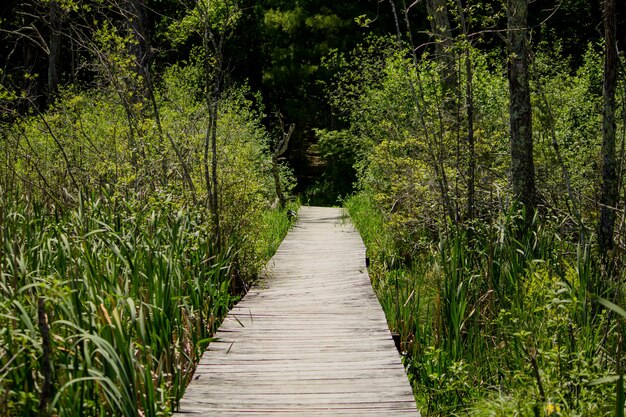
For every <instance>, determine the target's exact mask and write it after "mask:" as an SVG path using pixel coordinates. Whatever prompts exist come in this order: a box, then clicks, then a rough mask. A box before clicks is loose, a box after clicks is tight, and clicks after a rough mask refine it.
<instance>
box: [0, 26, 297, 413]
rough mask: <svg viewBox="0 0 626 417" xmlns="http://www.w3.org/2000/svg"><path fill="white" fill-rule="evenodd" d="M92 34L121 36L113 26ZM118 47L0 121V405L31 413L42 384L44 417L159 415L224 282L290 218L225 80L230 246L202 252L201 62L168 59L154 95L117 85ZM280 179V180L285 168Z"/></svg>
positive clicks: (262, 141)
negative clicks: (80, 83) (85, 72)
mask: <svg viewBox="0 0 626 417" xmlns="http://www.w3.org/2000/svg"><path fill="white" fill-rule="evenodd" d="M102 37H103V42H104V41H106V39H109V40H111V44H112V45H114V46H115V45H118V46H119V43H118V40H120V39H118V38H117V37H116V35H115V33H114V32H107V33H104V32H102ZM105 38H106V39H105ZM107 42H108V41H107ZM122 43H123V42H122ZM118 52H119V51H118ZM121 55H122V54H117V53H115V54H112V55H111V56H110V57H109V58H107V60H108V61H107V62H109V63H115V65H117V66H116V67H115V68H117V70H116V71H118V72H116V73H111V78H109V79H108V81H109V82H107V83H105V84H104V85H103V86H102V87H101V88H100V89H98V90H90V91H81V90H79V89H65V90H63V91H61V94H60V96H59V98H58V99H57V101H56V102H55V105H54V106H53V107H51V108H50V109H49V110H48V111H47V112H45V113H34V114H32V115H29V116H25V117H23V118H21V119H19V120H17V121H16V122H15V123H13V124H11V125H4V126H3V127H2V131H1V132H2V135H3V140H2V141H1V142H0V152H1V153H2V155H3V158H6V161H7V165H6V166H3V167H2V168H1V169H0V173H1V176H0V179H1V186H2V191H1V193H0V198H1V199H2V200H1V201H0V240H1V244H2V250H1V251H0V254H1V258H0V271H1V272H2V274H1V276H0V410H1V411H0V415H2V416H4V415H6V416H9V415H11V416H12V415H24V416H28V415H40V414H39V401H40V399H41V396H42V386H43V385H44V384H45V382H44V381H50V383H51V385H52V393H51V395H50V398H48V399H47V400H48V404H49V407H50V414H52V415H58V416H70V415H85V416H89V415H94V416H95V415H98V416H104V415H110V416H117V415H123V416H158V415H169V414H170V413H171V412H172V411H173V410H174V408H175V407H176V404H177V401H178V400H179V399H180V397H181V396H182V393H183V391H184V388H185V386H186V384H187V382H188V381H189V378H190V376H191V374H192V372H193V369H194V367H195V364H196V362H197V360H198V359H199V357H200V354H201V353H202V351H203V349H204V347H205V346H206V344H207V343H208V342H209V341H210V336H211V334H212V332H213V331H214V330H215V329H216V326H217V325H218V324H219V322H220V320H221V317H223V315H224V314H225V313H226V312H227V310H228V308H229V307H230V305H231V304H232V302H233V301H234V300H235V299H236V297H237V294H238V293H236V292H235V291H234V290H236V289H237V288H241V287H242V286H244V285H242V282H243V283H244V284H246V285H247V283H248V282H249V281H251V280H252V279H254V278H255V276H256V274H257V273H258V272H259V270H260V269H261V268H262V266H263V265H264V263H265V262H266V261H267V260H268V257H269V256H270V255H271V254H272V253H273V251H274V250H275V249H276V247H277V244H278V243H279V242H280V241H281V240H282V237H283V236H284V234H285V233H286V231H287V229H288V227H289V221H288V219H287V216H286V215H285V212H284V211H278V210H272V209H271V204H272V202H273V201H274V199H275V195H274V183H273V177H272V174H271V155H270V152H269V148H268V144H269V138H268V135H267V133H266V132H265V130H264V129H263V127H262V126H261V124H260V122H259V120H260V119H261V117H262V114H261V113H260V112H259V111H258V110H256V109H255V108H254V106H253V105H252V102H251V101H250V99H249V97H250V96H251V94H250V92H249V90H248V89H245V88H241V89H236V88H233V89H231V90H229V91H228V92H227V93H226V94H225V95H224V96H223V98H222V99H221V102H220V106H219V108H220V114H219V120H218V123H217V140H218V154H217V159H218V169H219V183H218V185H219V198H220V200H219V208H220V211H219V213H220V220H221V225H222V228H223V229H222V233H223V236H224V242H225V243H226V245H225V246H224V249H223V250H222V251H220V252H218V251H217V249H216V248H214V244H213V231H212V230H211V226H210V223H211V222H210V221H209V214H208V212H207V209H206V205H205V202H206V198H207V192H206V189H205V184H206V182H205V181H204V177H203V172H202V169H201V167H202V160H203V159H202V158H203V144H204V138H205V135H206V126H207V125H208V120H207V117H208V116H207V114H208V111H207V108H206V104H205V102H204V100H203V92H202V81H201V80H202V76H203V72H202V69H201V66H199V65H197V64H194V63H192V64H189V65H184V64H181V65H174V66H172V67H170V68H168V69H167V70H165V71H164V75H163V77H162V82H161V83H160V84H159V85H158V86H156V87H157V88H156V91H155V97H154V103H153V105H152V106H150V105H149V102H146V101H144V100H134V98H133V96H132V94H130V95H127V94H126V93H127V92H128V93H132V91H133V88H134V87H133V88H130V87H129V88H124V89H123V91H122V92H120V90H118V89H117V87H119V86H120V85H122V84H123V83H124V82H126V81H128V82H129V84H128V86H135V85H136V83H137V82H138V79H131V78H127V77H126V75H127V74H128V71H129V67H128V65H130V64H129V63H128V62H127V61H124V60H122V61H116V60H115V59H114V57H121ZM110 68H113V67H110ZM129 77H132V74H131V75H129ZM4 139H6V140H4ZM187 176H188V177H189V180H186V177H187ZM281 181H283V183H284V186H283V190H285V192H289V190H290V189H291V187H292V186H293V178H292V176H291V173H290V172H289V170H288V169H286V168H283V169H281ZM95 190H98V191H95ZM101 190H102V191H101ZM39 300H43V303H44V306H43V310H42V309H41V307H40V304H39ZM42 311H43V314H44V316H45V317H46V320H43V321H42V320H41V319H40V317H41V316H40V314H42ZM42 326H44V327H43V328H45V326H48V328H49V332H50V335H51V339H50V340H51V342H50V346H49V347H50V349H51V352H52V354H51V355H50V356H49V359H50V363H51V365H52V373H51V374H48V373H47V371H46V370H45V367H44V365H43V364H44V362H45V360H44V353H43V352H44V351H45V346H44V345H45V344H46V343H45V342H44V337H43V336H42V334H43V332H44V330H42Z"/></svg>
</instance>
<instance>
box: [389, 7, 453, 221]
mask: <svg viewBox="0 0 626 417" xmlns="http://www.w3.org/2000/svg"><path fill="white" fill-rule="evenodd" d="M389 5H390V6H391V10H392V13H393V16H394V21H395V25H396V36H397V39H398V45H399V47H402V31H401V30H400V22H399V20H398V14H397V11H396V5H395V3H394V0H389ZM403 6H404V19H405V23H406V26H407V30H408V36H409V44H410V46H411V52H412V54H411V56H412V58H413V65H414V67H415V71H416V74H417V76H418V77H419V68H418V63H417V55H416V54H415V48H414V47H413V39H412V36H411V29H410V24H409V18H408V12H407V8H406V6H405V5H404V1H403ZM404 71H405V74H406V77H407V80H408V83H409V88H410V90H411V95H412V97H413V101H414V102H415V110H416V115H415V116H416V119H417V121H418V122H419V124H420V125H421V128H422V132H423V134H424V138H425V139H426V143H427V144H428V146H427V149H428V152H429V154H430V155H429V157H430V159H431V160H432V164H433V169H434V171H435V178H436V180H437V184H438V186H439V191H440V193H441V199H442V205H443V210H444V213H447V215H448V216H449V217H450V219H451V220H453V221H454V220H456V216H455V213H454V208H453V207H452V204H451V202H450V198H449V195H448V181H447V177H446V173H445V169H444V167H443V164H442V160H441V159H442V157H441V146H439V149H435V148H436V145H442V144H435V142H434V139H433V138H432V136H431V134H430V131H429V128H428V126H427V124H426V120H425V116H424V113H425V109H424V106H423V103H424V92H423V90H422V85H421V83H420V80H419V78H418V83H417V87H418V88H416V86H415V84H414V83H413V80H412V78H411V74H410V71H409V68H407V67H405V68H404ZM418 89H419V95H418Z"/></svg>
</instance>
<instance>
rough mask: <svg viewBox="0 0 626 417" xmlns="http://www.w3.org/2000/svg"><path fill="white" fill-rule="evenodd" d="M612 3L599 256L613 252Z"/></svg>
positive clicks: (607, 17) (609, 2)
mask: <svg viewBox="0 0 626 417" xmlns="http://www.w3.org/2000/svg"><path fill="white" fill-rule="evenodd" d="M615 33H616V24H615V0H604V53H605V56H604V88H603V98H604V115H603V116H604V117H603V123H602V195H601V196H600V204H601V205H602V206H601V213H600V225H599V230H598V242H599V245H600V253H602V254H606V252H607V251H609V250H611V249H612V248H613V231H614V229H615V207H616V206H617V199H618V184H617V169H616V166H617V161H616V154H615V88H616V84H617V44H616V38H615Z"/></svg>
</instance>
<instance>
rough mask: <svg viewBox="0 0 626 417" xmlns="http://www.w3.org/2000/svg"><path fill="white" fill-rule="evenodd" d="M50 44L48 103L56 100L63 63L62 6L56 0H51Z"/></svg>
mask: <svg viewBox="0 0 626 417" xmlns="http://www.w3.org/2000/svg"><path fill="white" fill-rule="evenodd" d="M49 7H50V13H49V15H50V45H49V47H48V49H49V53H48V91H47V95H48V97H47V100H48V104H50V103H52V102H53V101H54V97H55V95H56V93H57V91H58V88H59V72H60V70H59V67H60V63H61V8H60V7H59V4H58V3H57V2H56V0H52V1H50V6H49Z"/></svg>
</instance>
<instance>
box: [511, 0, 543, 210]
mask: <svg viewBox="0 0 626 417" xmlns="http://www.w3.org/2000/svg"><path fill="white" fill-rule="evenodd" d="M507 12H508V43H509V44H508V47H509V71H508V72H509V74H508V75H509V94H510V98H509V99H510V102H509V117H510V125H511V126H510V129H511V182H512V185H513V195H514V197H515V199H516V200H517V201H519V202H520V203H522V204H524V206H525V207H526V213H527V220H528V221H530V220H531V219H532V216H533V213H534V211H535V207H536V204H537V201H536V192H535V165H534V161H533V133H532V109H531V106H530V87H529V80H528V55H529V46H528V35H527V32H528V29H527V17H528V0H508V10H507Z"/></svg>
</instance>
